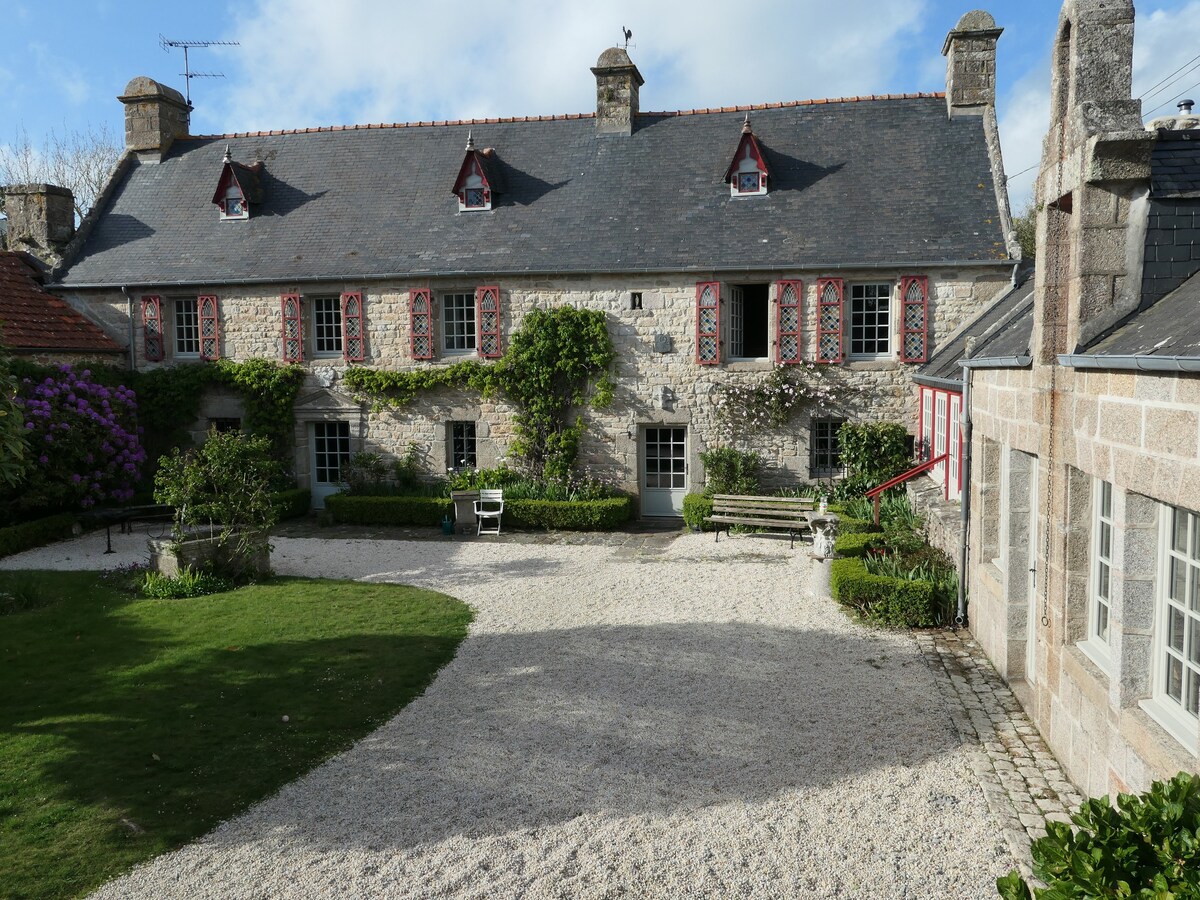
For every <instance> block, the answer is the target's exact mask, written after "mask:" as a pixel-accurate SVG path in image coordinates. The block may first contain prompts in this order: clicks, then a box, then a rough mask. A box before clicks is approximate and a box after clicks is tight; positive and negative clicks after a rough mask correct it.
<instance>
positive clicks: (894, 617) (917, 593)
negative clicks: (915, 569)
mask: <svg viewBox="0 0 1200 900" xmlns="http://www.w3.org/2000/svg"><path fill="white" fill-rule="evenodd" d="M831 566H832V569H831V571H830V587H831V588H832V590H833V598H834V599H835V600H837V602H838V603H841V604H842V605H843V606H849V607H850V608H852V609H855V610H857V611H858V612H859V613H860V614H861V615H862V616H863V618H865V619H868V620H869V621H871V622H877V623H878V624H880V625H894V626H899V627H903V628H932V627H933V626H934V625H935V624H936V623H935V621H934V616H933V585H932V584H930V583H929V582H928V581H907V580H905V579H902V578H889V577H887V576H886V575H872V574H871V573H870V572H868V571H867V566H866V564H865V563H864V562H863V561H862V560H861V559H859V558H856V557H848V558H844V559H835V560H834V561H833V562H832V563H831Z"/></svg>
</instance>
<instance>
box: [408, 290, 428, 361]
mask: <svg viewBox="0 0 1200 900" xmlns="http://www.w3.org/2000/svg"><path fill="white" fill-rule="evenodd" d="M408 326H409V327H408V347H409V351H410V352H411V353H412V358H413V359H433V300H432V297H431V296H430V293H429V288H418V289H417V290H413V291H409V292H408Z"/></svg>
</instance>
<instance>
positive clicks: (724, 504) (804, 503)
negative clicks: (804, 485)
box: [704, 494, 813, 548]
mask: <svg viewBox="0 0 1200 900" xmlns="http://www.w3.org/2000/svg"><path fill="white" fill-rule="evenodd" d="M712 500H713V511H712V515H711V516H707V517H706V518H705V519H704V521H705V522H712V523H713V524H714V525H716V532H717V541H718V542H720V540H721V526H722V525H724V526H725V533H726V534H728V533H729V526H730V525H751V526H753V527H756V528H766V529H773V530H775V531H786V532H787V533H788V538H789V539H790V540H791V546H792V547H793V548H795V546H796V535H797V534H801V533H803V532H805V531H809V530H810V528H811V526H810V525H809V518H810V517H811V515H812V513H813V501H812V500H811V499H810V498H808V497H744V496H740V495H738V494H714V495H713V498H712Z"/></svg>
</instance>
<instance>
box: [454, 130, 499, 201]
mask: <svg viewBox="0 0 1200 900" xmlns="http://www.w3.org/2000/svg"><path fill="white" fill-rule="evenodd" d="M501 190H502V186H501V179H500V172H499V168H498V166H497V163H496V151H494V150H492V149H491V148H490V147H489V148H487V149H484V150H476V149H475V140H474V138H473V137H472V136H471V134H470V132H468V133H467V155H466V156H465V157H464V158H463V163H462V166H461V167H460V168H459V170H458V178H457V179H456V180H455V182H454V195H455V196H456V197H458V210H459V212H475V211H477V210H487V209H491V208H492V198H493V196H494V195H495V194H497V193H499V192H500V191H501Z"/></svg>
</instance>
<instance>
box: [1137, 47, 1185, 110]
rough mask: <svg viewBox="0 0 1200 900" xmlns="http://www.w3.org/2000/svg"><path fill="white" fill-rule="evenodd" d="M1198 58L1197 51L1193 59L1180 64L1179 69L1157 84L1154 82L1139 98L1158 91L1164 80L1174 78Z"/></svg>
mask: <svg viewBox="0 0 1200 900" xmlns="http://www.w3.org/2000/svg"><path fill="white" fill-rule="evenodd" d="M1198 59H1200V53H1197V54H1196V55H1195V56H1193V57H1192V58H1191V59H1189V60H1188V61H1187V62H1185V63H1184V64H1183V65H1182V66H1180V67H1179V68H1178V69H1176V70H1175V71H1174V72H1172V73H1171V74H1170V75H1168V76H1167V77H1166V78H1164V79H1163V80H1162V81H1159V82H1157V83H1156V84H1153V85H1151V86H1150V87H1148V88H1146V90H1144V91H1142V95H1141V96H1140V97H1139V98H1138V99H1139V100H1145V99H1146V98H1147V97H1148V96H1150V95H1151V94H1153V93H1154V92H1155V91H1157V90H1158V89H1159V88H1160V87H1162V86H1163V84H1164V82H1166V80H1167V78H1173V77H1174V76H1176V75H1178V74H1179V73H1180V72H1182V71H1183V70H1184V69H1186V68H1187V67H1188V66H1190V65H1191V64H1192V63H1194V62H1195V61H1196V60H1198Z"/></svg>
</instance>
